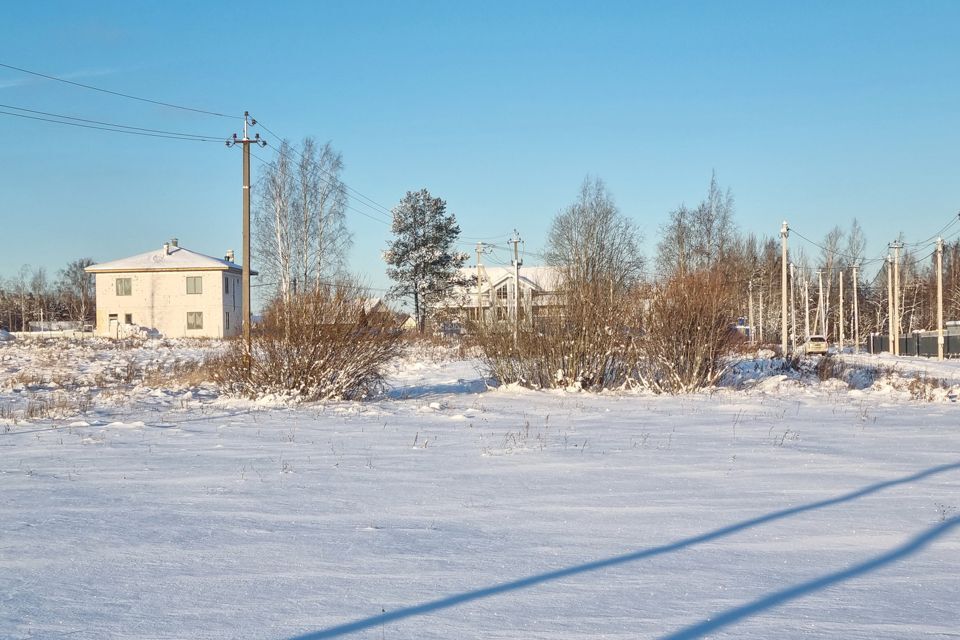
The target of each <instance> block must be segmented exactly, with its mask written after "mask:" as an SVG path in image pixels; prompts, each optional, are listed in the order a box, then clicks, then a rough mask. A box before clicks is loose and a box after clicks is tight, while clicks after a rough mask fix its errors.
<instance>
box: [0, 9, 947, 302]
mask: <svg viewBox="0 0 960 640" xmlns="http://www.w3.org/2000/svg"><path fill="white" fill-rule="evenodd" d="M271 4H276V5H279V6H270V5H271ZM4 13H5V33H4V38H3V42H2V44H0V62H3V63H5V64H10V65H15V66H19V67H25V68H28V69H33V70H36V71H40V72H43V73H48V74H52V75H56V76H61V77H68V78H71V79H74V80H77V81H79V82H85V83H89V84H94V85H97V86H101V87H105V88H108V89H112V90H116V91H121V92H125V93H131V94H135V95H140V96H145V97H149V98H153V99H156V100H161V101H166V102H172V103H177V104H183V105H189V106H195V107H199V108H203V109H209V110H213V111H218V112H225V113H236V114H238V115H239V114H241V113H242V112H243V111H244V110H245V109H248V110H249V111H250V112H251V114H252V115H253V116H254V117H256V118H258V119H260V120H262V121H263V123H264V124H266V125H267V126H268V127H269V128H270V129H271V130H273V131H275V132H277V133H280V134H282V135H284V136H286V137H289V138H291V139H294V140H296V139H299V138H302V137H303V136H305V135H312V136H314V137H316V138H317V139H318V140H320V141H326V140H330V141H332V143H333V145H334V146H335V147H336V148H337V149H339V150H340V151H341V152H342V153H343V157H344V161H345V164H346V171H345V173H344V178H345V180H346V182H347V183H348V184H349V185H350V186H351V187H352V188H354V189H356V190H358V191H360V192H362V193H363V194H365V195H366V196H368V197H370V198H372V199H373V200H374V201H376V202H377V203H379V204H381V205H383V206H385V207H387V208H389V207H392V206H393V205H394V204H396V202H397V201H399V199H400V198H401V197H402V196H403V194H404V192H405V191H407V190H414V189H419V188H421V187H426V188H428V189H429V190H430V191H431V192H432V193H434V194H435V195H437V196H440V197H442V198H444V199H446V200H447V202H448V206H449V209H450V210H451V211H452V212H454V213H455V214H456V215H457V218H458V220H459V222H460V224H461V227H462V230H463V236H464V238H465V242H472V241H473V239H475V238H488V237H492V238H494V239H495V240H502V239H505V238H506V237H507V236H508V235H509V234H510V233H511V232H512V230H513V229H514V228H516V229H517V230H518V231H519V232H520V234H521V235H522V236H523V237H524V239H525V240H526V246H527V248H528V249H530V250H531V251H537V250H539V249H540V248H542V243H543V239H544V237H545V236H546V231H547V229H548V227H549V224H550V221H551V219H552V217H553V216H554V215H555V214H556V212H557V211H558V210H560V209H561V208H562V207H564V206H565V205H566V204H568V203H569V202H570V201H571V200H572V199H573V198H574V197H575V195H576V192H577V189H578V186H579V184H580V182H581V181H582V180H583V178H584V177H585V176H586V175H587V174H591V175H597V176H600V177H601V178H603V179H604V180H605V181H606V183H607V185H608V187H609V188H610V190H611V192H612V193H613V195H614V197H615V199H616V200H617V202H618V204H619V205H620V207H621V209H622V211H623V212H624V213H625V214H626V215H629V216H631V217H632V218H634V219H635V220H636V221H637V223H638V225H639V226H640V228H641V229H643V230H644V232H645V235H646V239H647V240H646V253H647V254H648V255H652V254H653V251H654V246H655V243H656V239H657V230H658V228H659V227H660V225H662V224H663V223H664V222H665V220H666V218H667V214H668V212H669V211H670V210H671V209H673V208H675V207H676V206H677V205H679V204H680V203H682V202H686V203H688V204H692V203H695V202H697V201H698V200H699V199H700V198H701V197H702V196H703V195H704V193H705V191H706V187H707V183H708V181H709V179H710V174H711V171H713V170H716V172H717V175H718V178H719V180H720V182H721V184H722V185H723V186H725V187H730V188H731V189H732V191H733V193H734V195H735V197H736V202H737V222H738V224H739V226H740V228H741V229H743V230H745V231H752V232H755V233H757V234H766V235H775V234H776V233H777V231H778V229H779V226H780V221H781V220H782V219H786V220H788V221H789V222H790V225H791V227H793V228H794V229H796V230H797V231H799V232H800V233H802V234H803V235H805V236H807V237H810V238H813V239H816V240H818V239H820V238H821V237H822V236H823V234H824V233H825V231H826V230H827V228H828V227H830V226H832V225H834V224H840V225H841V226H843V227H847V226H849V223H850V221H851V219H852V218H854V217H857V218H858V219H859V220H860V221H861V223H862V224H863V225H864V227H865V229H866V233H867V237H868V241H869V245H868V254H871V255H872V254H876V253H879V252H880V251H882V250H883V248H884V247H885V245H886V243H887V242H889V241H890V240H892V239H893V238H894V236H895V235H896V234H897V233H898V232H900V231H902V232H904V233H905V234H906V236H907V238H908V239H912V240H919V239H924V238H926V237H928V236H930V235H931V234H933V233H935V232H936V231H937V230H938V229H939V228H941V227H942V226H943V225H944V224H945V223H946V222H947V221H949V219H950V217H951V216H952V215H955V214H956V212H957V210H958V209H960V180H958V176H960V153H958V151H960V144H958V142H960V109H958V104H960V83H958V82H957V68H958V63H960V41H958V39H957V38H956V25H957V24H960V3H956V2H942V3H940V2H919V3H897V4H894V3H883V2H842V3H836V2H825V3H782V4H776V3H770V2H757V3H753V2H723V3H721V2H711V3H685V2H663V3H644V2H626V3H616V2H603V3H583V2H569V3H566V2H524V3H472V4H470V5H467V4H466V3H456V2H416V3H399V2H397V3H394V2H389V3H388V2H375V3H364V2H343V3H322V2H302V3H295V2H288V3H247V2H222V3H218V2H205V3H182V2H162V3H141V2H98V3H73V2H31V3H13V4H11V5H9V6H7V7H5V10H4ZM0 104H5V105H13V106H17V107H24V108H31V109H37V110H43V111H49V112H56V113H63V114H68V115H73V116H78V117H84V118H90V119H96V120H104V121H110V122H117V123H122V124H128V125H135V126H141V127H151V128H156V129H164V130H173V131H189V132H195V133H201V134H206V135H210V136H212V137H215V138H225V137H227V136H229V135H230V134H232V133H233V132H235V131H238V130H239V128H240V125H241V120H240V119H239V117H238V118H237V119H235V120H229V119H224V118H216V117H209V116H203V115H199V114H193V113H189V112H185V111H178V110H173V109H168V108H164V107H159V106H155V105H150V104H145V103H140V102H135V101H130V100H124V99H121V98H117V97H114V96H109V95H105V94H99V93H95V92H92V91H86V90H82V89H78V88H74V87H70V86H66V85H63V84H60V83H55V82H50V81H44V80H41V79H38V78H35V77H31V76H26V75H23V74H20V73H17V72H15V71H10V70H6V69H0ZM0 110H4V109H3V108H2V107H0ZM0 125H2V127H3V128H2V137H0V139H2V140H3V144H0V167H2V177H0V187H2V188H0V237H2V251H0V276H11V275H13V274H14V273H15V272H16V271H17V269H19V267H20V266H21V265H22V264H25V263H29V264H32V265H34V266H45V267H47V269H48V271H50V272H51V274H52V273H53V272H55V271H56V270H57V269H58V268H59V267H61V266H62V265H63V264H65V263H66V262H67V261H69V260H73V259H75V258H78V257H82V256H90V257H92V258H94V259H95V260H98V261H105V260H111V259H115V258H119V257H123V256H126V255H130V254H134V253H140V252H143V251H146V250H149V249H152V248H154V247H159V246H160V245H161V243H162V242H163V241H164V240H165V239H166V238H169V237H171V236H176V237H178V238H180V240H181V243H182V244H183V245H184V246H188V247H190V248H193V249H196V250H199V251H202V252H205V253H210V254H214V255H217V254H220V253H221V252H222V251H224V250H225V249H227V248H234V249H236V250H237V251H238V253H239V249H240V154H239V151H237V150H236V149H234V150H230V149H226V148H225V147H224V146H223V145H222V144H218V143H195V142H185V141H172V140H163V139H158V138H140V137H136V136H126V135H120V134H115V133H108V132H99V131H92V130H85V129H79V128H73V127H63V126H59V125H54V124H48V123H43V122H34V121H29V120H24V119H20V118H12V117H8V116H2V115H0ZM263 135H264V136H265V137H266V138H268V139H271V140H272V138H273V136H270V135H268V134H266V132H264V133H263ZM260 153H261V154H262V155H264V157H267V155H268V154H269V150H263V151H261V152H260ZM257 168H258V164H257V163H256V162H255V163H254V170H255V171H256V170H257ZM353 206H354V207H355V208H356V209H358V210H360V211H363V212H365V213H367V214H369V215H371V216H372V217H373V218H377V217H378V214H377V213H376V212H375V211H374V210H373V209H370V208H368V207H365V206H363V205H362V204H360V203H359V202H356V201H354V202H353ZM349 226H350V229H351V230H352V232H353V233H354V236H355V245H354V248H353V250H352V253H351V266H352V268H353V270H354V271H356V272H358V273H360V274H362V275H363V276H364V277H365V278H366V279H367V281H368V282H369V283H370V284H371V285H373V286H375V287H385V286H387V285H388V284H389V282H388V280H387V279H386V276H385V275H384V265H383V263H382V261H381V259H380V251H381V250H382V249H383V248H384V247H385V246H386V244H387V242H388V240H389V237H390V233H389V227H388V225H387V224H386V223H385V222H384V221H383V220H380V221H378V220H372V219H370V218H368V217H365V216H363V215H361V214H359V213H357V212H356V211H351V212H350V214H349ZM797 246H801V247H802V246H804V245H803V243H802V242H799V241H798V242H797ZM464 248H465V249H467V248H468V247H466V246H465V247H464ZM805 249H806V251H807V252H808V253H815V252H816V249H815V248H813V247H810V246H806V247H805ZM493 259H494V260H503V261H505V260H506V259H507V252H506V249H503V250H502V251H500V252H499V253H498V254H495V255H494V256H493ZM532 262H533V261H529V260H528V263H532ZM254 266H255V265H254Z"/></svg>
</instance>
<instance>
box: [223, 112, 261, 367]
mask: <svg viewBox="0 0 960 640" xmlns="http://www.w3.org/2000/svg"><path fill="white" fill-rule="evenodd" d="M255 124H257V121H256V120H254V119H253V118H251V117H250V112H249V111H244V112H243V138H240V139H238V138H237V134H233V138H231V139H229V140H227V146H228V147H232V146H234V145H238V144H241V145H243V276H242V280H241V285H242V286H241V298H242V301H241V302H242V304H241V313H242V315H243V321H242V322H243V344H244V348H245V352H244V353H245V354H246V356H245V360H246V365H247V371H248V372H249V370H250V351H251V345H250V144H251V143H253V144H256V145H259V146H261V147H265V146H267V143H266V141H264V140H261V139H260V134H259V133H258V134H257V135H256V137H255V138H253V139H252V140H251V139H250V136H249V134H248V131H247V129H248V127H252V126H253V125H255Z"/></svg>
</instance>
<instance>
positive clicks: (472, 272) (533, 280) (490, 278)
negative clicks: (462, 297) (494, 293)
mask: <svg viewBox="0 0 960 640" xmlns="http://www.w3.org/2000/svg"><path fill="white" fill-rule="evenodd" d="M480 270H481V272H482V273H483V284H482V285H481V287H480V290H481V291H486V290H488V289H489V288H490V287H491V286H493V287H496V286H498V285H500V284H502V283H503V282H504V281H506V280H511V281H512V280H513V267H488V266H486V265H483V266H481V267H480ZM460 275H462V276H463V277H465V278H475V277H476V275H477V268H476V267H463V268H461V269H460ZM520 283H521V286H522V285H526V286H528V287H530V288H531V289H534V290H537V291H543V292H552V291H556V290H557V288H558V287H559V284H560V271H559V270H558V269H556V268H555V267H532V266H531V267H524V266H521V267H520ZM468 289H469V290H472V291H476V290H477V289H476V285H470V286H468Z"/></svg>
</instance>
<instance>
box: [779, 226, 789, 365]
mask: <svg viewBox="0 0 960 640" xmlns="http://www.w3.org/2000/svg"><path fill="white" fill-rule="evenodd" d="M789 233H790V228H789V227H788V226H787V221H786V220H784V221H783V224H782V225H780V353H781V354H782V355H784V356H786V355H787V235H788V234H789Z"/></svg>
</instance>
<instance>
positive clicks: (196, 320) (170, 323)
mask: <svg viewBox="0 0 960 640" xmlns="http://www.w3.org/2000/svg"><path fill="white" fill-rule="evenodd" d="M233 260H234V256H233V252H232V251H228V252H227V254H226V256H225V257H224V258H222V259H221V258H212V257H210V256H206V255H203V254H200V253H197V252H195V251H190V250H189V249H185V248H183V247H181V246H179V243H178V242H177V239H176V238H174V239H172V240H170V242H168V243H165V244H164V245H163V247H162V248H161V249H158V250H156V251H148V252H147V253H141V254H139V255H136V256H131V257H129V258H122V259H120V260H114V261H112V262H102V263H100V264H96V265H93V266H91V267H87V269H86V270H87V273H92V274H94V275H95V277H96V292H97V327H96V332H97V334H98V335H102V336H111V337H115V338H116V337H122V336H123V335H125V334H126V333H127V332H128V331H129V330H130V328H131V327H135V326H141V327H147V328H151V329H156V330H157V331H159V332H160V333H161V334H163V335H164V336H167V337H171V338H181V337H191V338H192V337H198V338H199V337H207V338H223V337H228V336H234V335H237V334H239V333H240V331H241V329H242V324H241V321H242V318H241V309H242V304H243V299H242V297H241V296H242V289H241V284H240V278H241V275H242V273H243V269H242V267H241V266H240V265H238V264H236V263H234V261H233ZM251 273H252V274H253V275H256V273H255V272H251Z"/></svg>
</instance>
